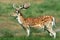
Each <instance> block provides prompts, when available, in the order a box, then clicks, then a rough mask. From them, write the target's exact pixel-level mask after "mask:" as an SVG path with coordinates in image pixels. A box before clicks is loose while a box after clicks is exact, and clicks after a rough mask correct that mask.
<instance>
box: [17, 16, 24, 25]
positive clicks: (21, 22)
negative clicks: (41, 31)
mask: <svg viewBox="0 0 60 40" xmlns="http://www.w3.org/2000/svg"><path fill="white" fill-rule="evenodd" d="M17 20H18V22H19V23H20V24H23V22H24V18H23V16H22V15H18V16H17Z"/></svg>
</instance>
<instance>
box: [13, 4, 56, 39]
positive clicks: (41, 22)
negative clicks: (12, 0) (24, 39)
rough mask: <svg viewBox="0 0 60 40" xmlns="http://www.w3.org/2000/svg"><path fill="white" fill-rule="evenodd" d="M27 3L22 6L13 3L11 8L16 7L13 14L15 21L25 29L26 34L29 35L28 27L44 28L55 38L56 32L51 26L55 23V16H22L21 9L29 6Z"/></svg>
mask: <svg viewBox="0 0 60 40" xmlns="http://www.w3.org/2000/svg"><path fill="white" fill-rule="evenodd" d="M29 6H30V5H29V4H24V5H23V6H21V7H20V6H19V7H16V6H15V5H14V4H13V8H15V9H16V11H15V12H16V13H14V14H13V16H16V17H17V21H18V22H19V24H20V25H21V26H22V27H23V28H24V29H25V30H26V32H27V36H29V35H30V27H33V28H36V29H45V30H46V31H48V33H49V34H50V36H53V37H54V38H56V32H55V31H54V30H53V26H54V25H55V18H54V17H53V16H41V17H36V18H24V17H23V15H22V13H21V9H27V8H29Z"/></svg>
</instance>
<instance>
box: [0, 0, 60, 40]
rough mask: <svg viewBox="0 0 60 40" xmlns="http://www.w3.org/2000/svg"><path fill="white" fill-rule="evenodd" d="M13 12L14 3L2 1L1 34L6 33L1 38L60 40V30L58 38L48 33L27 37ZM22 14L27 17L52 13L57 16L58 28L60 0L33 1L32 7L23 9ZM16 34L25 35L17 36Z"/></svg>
mask: <svg viewBox="0 0 60 40" xmlns="http://www.w3.org/2000/svg"><path fill="white" fill-rule="evenodd" d="M12 13H14V8H13V7H12V3H8V4H5V3H2V2H0V35H1V34H3V35H5V36H2V37H0V40H60V32H57V38H56V39H53V38H52V37H50V36H49V35H48V34H46V35H37V36H36V35H35V36H34V35H32V36H30V37H26V36H25V35H26V33H25V31H24V30H23V28H22V27H20V25H19V24H18V22H17V20H16V19H15V18H14V17H12V16H10V15H11V14H12ZM22 14H23V16H24V17H25V18H27V17H39V16H44V15H52V16H54V17H55V18H56V28H58V27H59V26H60V0H44V2H43V3H39V4H37V3H34V2H33V1H32V2H31V6H30V8H28V9H26V10H22ZM15 34H18V35H21V34H22V35H23V34H25V35H24V36H18V37H16V36H15ZM10 35H13V37H10Z"/></svg>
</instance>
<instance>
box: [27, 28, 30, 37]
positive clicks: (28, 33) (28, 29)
mask: <svg viewBox="0 0 60 40" xmlns="http://www.w3.org/2000/svg"><path fill="white" fill-rule="evenodd" d="M26 33H27V37H28V36H29V35H30V28H27V29H26Z"/></svg>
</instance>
